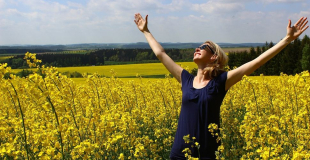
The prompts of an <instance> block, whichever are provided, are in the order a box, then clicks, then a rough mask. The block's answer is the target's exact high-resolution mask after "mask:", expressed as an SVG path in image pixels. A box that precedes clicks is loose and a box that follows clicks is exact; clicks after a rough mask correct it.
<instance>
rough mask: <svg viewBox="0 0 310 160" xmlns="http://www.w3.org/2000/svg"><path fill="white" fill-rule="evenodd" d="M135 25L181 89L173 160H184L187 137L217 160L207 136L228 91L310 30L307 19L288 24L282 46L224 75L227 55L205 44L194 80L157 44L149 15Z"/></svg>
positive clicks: (197, 53)
mask: <svg viewBox="0 0 310 160" xmlns="http://www.w3.org/2000/svg"><path fill="white" fill-rule="evenodd" d="M134 21H135V23H136V25H137V27H138V29H139V30H140V31H141V32H142V33H143V34H144V36H145V38H146V39H147V41H148V43H149V45H150V46H151V48H152V50H153V52H154V53H155V55H156V56H157V58H158V59H159V60H160V61H161V62H162V63H163V64H164V66H165V67H166V68H167V69H168V71H169V72H170V73H171V74H172V75H173V76H174V77H175V78H176V79H177V80H178V81H179V82H180V83H181V85H182V94H183V95H182V107H181V112H180V117H179V122H178V128H177V132H176V135H175V140H174V144H173V147H172V149H171V153H170V158H171V159H185V156H184V153H182V150H183V149H185V148H191V147H190V144H186V143H185V142H184V140H183V136H185V135H188V134H190V136H191V137H195V138H196V140H195V141H197V142H199V144H200V149H199V153H200V159H215V151H216V150H217V147H218V146H219V144H218V143H217V142H216V138H215V137H212V136H211V134H210V132H208V125H209V124H210V123H215V124H218V125H219V121H220V118H219V114H220V106H221V103H222V101H223V99H224V97H225V94H226V92H227V90H228V89H229V88H230V87H231V86H233V85H234V84H236V83H237V82H238V81H240V80H241V79H242V77H243V76H244V75H249V74H251V73H252V72H254V71H255V70H256V69H257V68H259V67H260V66H262V65H263V64H265V63H266V62H267V61H268V60H270V59H271V58H272V57H274V56H275V55H277V54H278V53H279V52H280V51H281V50H282V49H283V48H284V47H285V46H287V45H288V44H289V43H290V42H292V41H293V40H295V39H296V38H297V37H298V36H299V35H301V34H302V33H303V32H304V31H305V30H306V29H307V28H308V27H309V26H306V24H307V23H308V20H307V18H305V17H302V18H300V19H299V20H298V21H297V22H296V23H295V24H294V25H293V26H291V20H289V23H288V26H287V34H286V36H285V37H284V38H283V39H282V40H281V41H280V42H279V43H277V44H276V45H275V46H273V47H272V48H270V49H269V50H267V51H266V52H264V53H263V54H261V55H260V56H259V57H257V58H256V59H254V60H252V61H250V62H248V63H246V64H244V65H242V66H240V67H238V68H236V69H234V70H231V71H228V72H226V71H224V67H225V65H226V63H227V61H228V58H227V56H226V54H225V53H224V52H223V50H222V49H221V48H220V47H219V46H218V45H217V44H215V43H213V42H211V41H206V42H205V43H203V44H202V45H201V46H199V47H198V48H196V49H195V53H194V58H193V60H194V62H195V63H196V64H197V67H198V71H197V75H196V76H192V75H191V74H189V73H188V72H187V71H186V70H184V69H183V68H181V67H180V66H179V65H177V64H176V63H175V62H174V61H173V60H172V59H171V58H170V57H169V56H168V55H167V54H166V53H165V51H164V49H163V47H162V46H161V45H160V44H159V43H158V42H157V41H156V40H155V38H154V37H153V35H152V34H151V33H150V31H149V29H148V27H147V22H148V15H146V17H145V19H143V18H142V16H141V15H140V14H139V13H138V14H135V20H134ZM192 156H194V157H198V151H197V150H195V149H192Z"/></svg>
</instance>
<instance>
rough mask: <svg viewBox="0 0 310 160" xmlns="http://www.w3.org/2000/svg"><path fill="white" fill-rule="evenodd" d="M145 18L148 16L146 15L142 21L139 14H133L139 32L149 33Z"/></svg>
mask: <svg viewBox="0 0 310 160" xmlns="http://www.w3.org/2000/svg"><path fill="white" fill-rule="evenodd" d="M147 17H148V15H146V16H145V19H143V18H142V16H141V14H140V13H136V14H135V20H134V21H135V23H136V25H137V27H138V29H139V30H140V31H141V32H149V29H148V28H147Z"/></svg>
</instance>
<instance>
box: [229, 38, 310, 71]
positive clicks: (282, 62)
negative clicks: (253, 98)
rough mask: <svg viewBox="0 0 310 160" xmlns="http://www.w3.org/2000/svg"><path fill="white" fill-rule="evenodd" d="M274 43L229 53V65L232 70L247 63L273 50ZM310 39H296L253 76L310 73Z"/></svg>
mask: <svg viewBox="0 0 310 160" xmlns="http://www.w3.org/2000/svg"><path fill="white" fill-rule="evenodd" d="M273 45H274V44H273V43H272V42H270V43H267V42H266V44H265V46H263V47H256V48H254V47H251V49H250V51H249V52H248V51H243V52H232V53H229V62H228V65H229V67H230V68H231V69H233V68H234V67H238V66H241V65H242V64H244V63H247V62H249V61H251V60H253V59H255V58H256V57H258V56H259V55H260V54H262V53H263V52H265V51H266V50H268V49H269V48H271V47H272V46H273ZM309 45H310V39H309V37H308V36H304V38H303V39H302V40H300V39H296V40H295V41H293V42H292V43H290V44H289V45H288V46H287V47H286V48H284V49H283V50H282V51H281V52H280V53H279V54H277V55H276V56H275V57H274V58H272V59H271V60H270V61H268V62H267V63H266V64H265V65H263V66H262V67H260V68H258V69H257V70H256V71H255V72H254V73H253V74H252V75H260V74H264V75H279V74H280V73H281V72H282V73H285V74H288V75H294V74H296V73H300V72H302V71H305V70H308V71H310V63H309V62H310V49H309Z"/></svg>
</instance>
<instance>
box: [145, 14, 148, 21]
mask: <svg viewBox="0 0 310 160" xmlns="http://www.w3.org/2000/svg"><path fill="white" fill-rule="evenodd" d="M148 17H149V15H146V16H145V21H146V23H147V19H148Z"/></svg>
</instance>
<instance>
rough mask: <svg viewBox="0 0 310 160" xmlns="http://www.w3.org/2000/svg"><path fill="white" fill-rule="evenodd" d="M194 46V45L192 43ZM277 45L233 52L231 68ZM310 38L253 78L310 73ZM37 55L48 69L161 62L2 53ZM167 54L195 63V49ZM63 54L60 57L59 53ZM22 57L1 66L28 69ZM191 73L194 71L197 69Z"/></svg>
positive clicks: (115, 53) (138, 57)
mask: <svg viewBox="0 0 310 160" xmlns="http://www.w3.org/2000/svg"><path fill="white" fill-rule="evenodd" d="M191 45H192V44H191ZM197 45H198V44H197ZM273 45H274V43H273V42H269V43H268V42H266V43H265V44H264V45H261V46H256V47H250V49H249V50H241V51H238V50H237V51H232V52H229V53H228V56H229V62H228V66H229V67H230V68H231V69H232V68H234V67H238V66H240V65H242V64H244V63H246V62H248V61H251V60H253V59H254V58H256V57H257V56H259V55H260V54H262V53H263V52H264V51H266V50H268V49H269V48H271V47H272V46H273ZM309 45H310V39H309V37H308V36H307V35H306V36H304V37H303V38H302V39H296V40H295V41H293V42H292V43H291V44H289V45H288V46H287V47H286V48H284V49H283V50H282V51H281V52H280V53H279V54H278V55H276V56H275V57H274V58H273V59H271V60H270V61H269V62H267V63H266V64H265V65H264V66H262V67H261V68H259V69H257V70H256V71H255V72H254V73H253V74H252V75H260V74H264V75H279V74H280V73H281V72H282V73H285V74H289V75H292V74H296V73H300V72H302V71H304V70H310V64H309V63H310V49H309ZM27 51H29V52H32V53H38V54H37V59H41V60H42V64H43V65H45V66H55V67H72V66H94V65H96V66H98V65H110V64H128V63H155V62H159V61H158V59H157V57H156V56H155V55H154V53H153V52H152V50H151V49H150V48H146V49H143V48H112V49H96V50H91V51H90V52H88V53H85V52H81V53H79V52H72V51H71V52H70V53H66V51H65V50H57V51H55V50H50V49H43V48H37V49H29V50H27V49H20V48H17V49H12V48H11V49H10V48H9V49H1V48H0V54H7V53H12V52H15V53H23V52H27ZM165 51H166V53H167V54H168V55H169V56H170V57H171V58H172V59H173V60H175V61H177V62H181V61H182V62H186V61H192V58H193V53H194V47H193V48H169V47H168V48H167V49H165ZM59 53H61V54H59ZM23 57H24V55H23V54H16V55H13V56H12V57H11V58H8V59H4V60H1V62H0V63H8V66H11V67H12V68H13V69H15V68H23V69H27V63H26V62H25V60H23ZM192 72H195V71H194V70H193V71H192Z"/></svg>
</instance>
